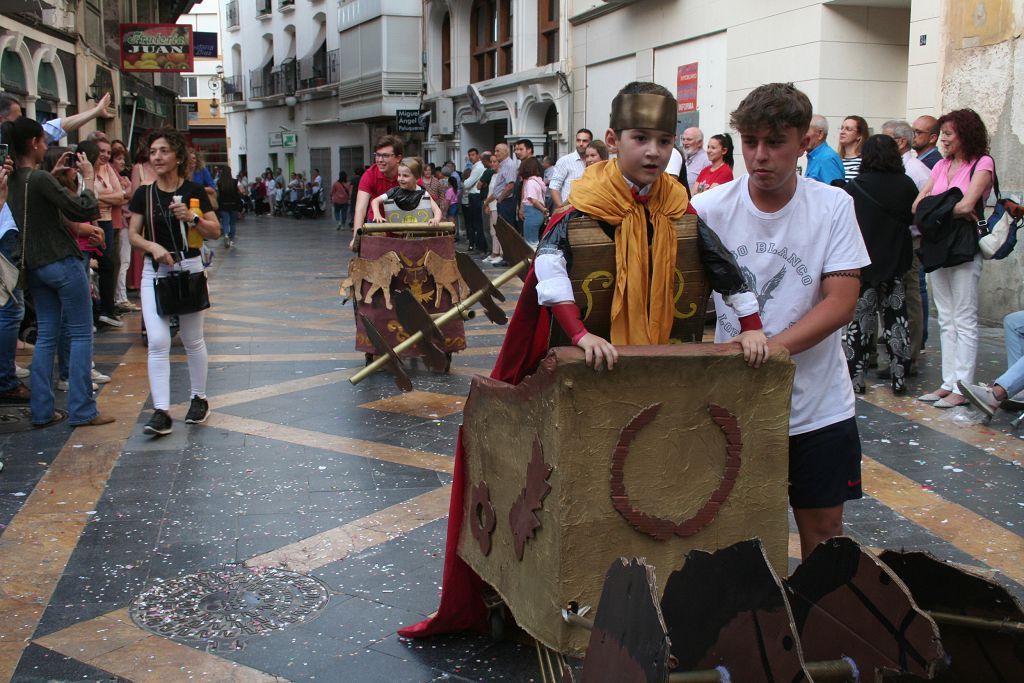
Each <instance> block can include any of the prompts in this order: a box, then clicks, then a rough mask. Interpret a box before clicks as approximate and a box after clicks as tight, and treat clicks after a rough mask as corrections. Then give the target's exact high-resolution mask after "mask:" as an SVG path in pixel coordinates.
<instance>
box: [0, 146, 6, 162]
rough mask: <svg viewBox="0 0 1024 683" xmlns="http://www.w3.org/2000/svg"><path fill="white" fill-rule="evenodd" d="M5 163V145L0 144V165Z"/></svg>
mask: <svg viewBox="0 0 1024 683" xmlns="http://www.w3.org/2000/svg"><path fill="white" fill-rule="evenodd" d="M6 163H7V145H0V166H3V165H4V164H6Z"/></svg>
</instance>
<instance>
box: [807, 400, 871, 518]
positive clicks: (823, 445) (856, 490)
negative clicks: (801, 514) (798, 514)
mask: <svg viewBox="0 0 1024 683" xmlns="http://www.w3.org/2000/svg"><path fill="white" fill-rule="evenodd" d="M860 456H861V450H860V434H858V433H857V418H855V417H851V418H850V419H848V420H843V421H842V422H836V423H834V424H830V425H828V426H827V427H822V428H821V429H815V430H814V431H813V432H806V433H804V434H797V435H796V436H791V437H789V504H790V505H792V506H793V507H794V508H830V507H835V506H837V505H842V504H843V503H845V502H846V501H848V500H856V499H858V498H863V497H864V491H863V490H862V489H861V485H860Z"/></svg>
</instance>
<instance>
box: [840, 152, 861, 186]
mask: <svg viewBox="0 0 1024 683" xmlns="http://www.w3.org/2000/svg"><path fill="white" fill-rule="evenodd" d="M843 171H844V172H845V173H846V181H847V182H849V181H851V180H853V179H854V178H856V177H857V175H858V174H859V173H860V155H859V154H858V155H857V156H855V157H850V158H849V159H843Z"/></svg>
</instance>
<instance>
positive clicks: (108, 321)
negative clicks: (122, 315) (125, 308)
mask: <svg viewBox="0 0 1024 683" xmlns="http://www.w3.org/2000/svg"><path fill="white" fill-rule="evenodd" d="M99 321H100V322H101V323H103V324H104V325H106V326H108V327H117V328H121V327H124V321H123V320H118V319H117V318H111V317H110V316H109V315H101V316H100V318H99Z"/></svg>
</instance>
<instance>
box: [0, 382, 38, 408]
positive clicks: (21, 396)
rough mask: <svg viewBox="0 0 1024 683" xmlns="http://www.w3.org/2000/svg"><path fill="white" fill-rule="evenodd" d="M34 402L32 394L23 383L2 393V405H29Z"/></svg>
mask: <svg viewBox="0 0 1024 683" xmlns="http://www.w3.org/2000/svg"><path fill="white" fill-rule="evenodd" d="M31 400H32V392H31V391H30V390H29V388H28V387H26V386H25V385H24V384H22V383H21V382H18V386H16V387H14V388H13V389H11V390H10V391H0V403H28V402H29V401H31Z"/></svg>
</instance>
